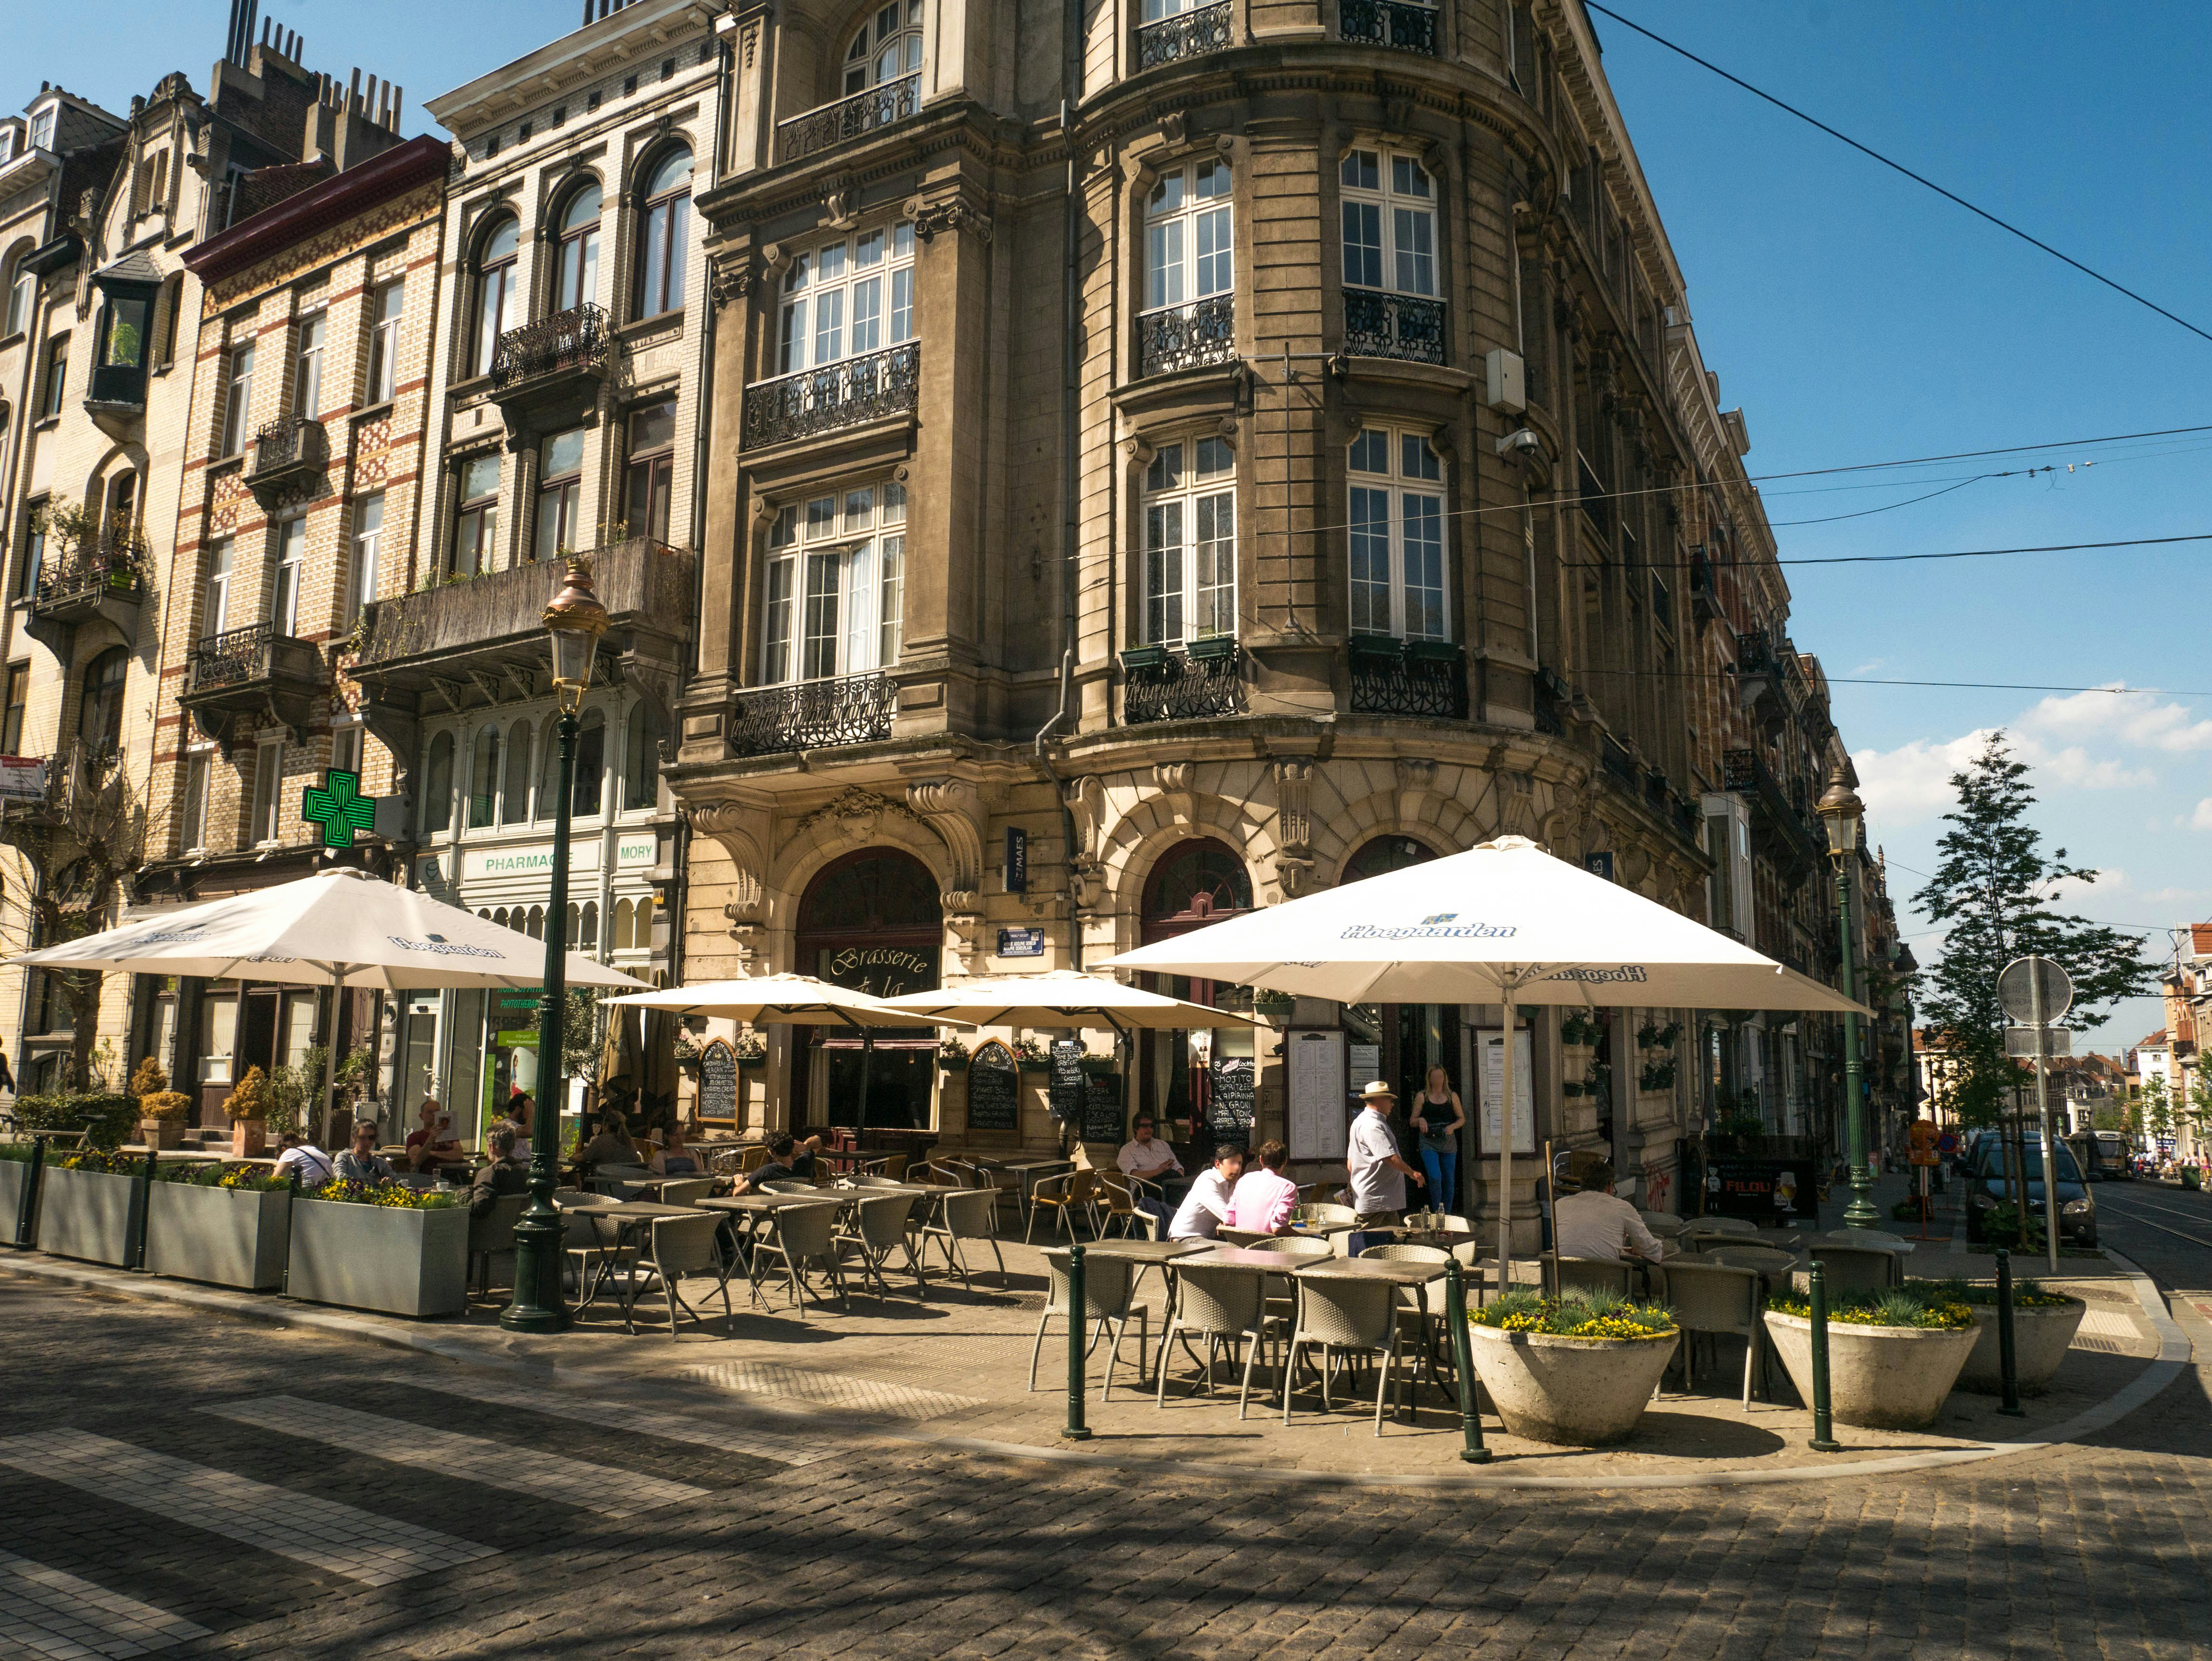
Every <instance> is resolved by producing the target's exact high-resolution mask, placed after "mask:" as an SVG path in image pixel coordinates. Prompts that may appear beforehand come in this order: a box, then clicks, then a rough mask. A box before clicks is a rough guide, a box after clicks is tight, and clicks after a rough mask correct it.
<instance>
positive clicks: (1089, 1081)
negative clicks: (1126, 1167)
mask: <svg viewBox="0 0 2212 1661" xmlns="http://www.w3.org/2000/svg"><path fill="white" fill-rule="evenodd" d="M1124 1129H1126V1127H1125V1126H1124V1124H1123V1122H1122V1117H1121V1074H1118V1073H1090V1074H1085V1075H1084V1079H1083V1140H1084V1141H1086V1142H1111V1143H1113V1144H1114V1145H1115V1147H1120V1146H1121V1142H1122V1141H1123V1131H1124Z"/></svg>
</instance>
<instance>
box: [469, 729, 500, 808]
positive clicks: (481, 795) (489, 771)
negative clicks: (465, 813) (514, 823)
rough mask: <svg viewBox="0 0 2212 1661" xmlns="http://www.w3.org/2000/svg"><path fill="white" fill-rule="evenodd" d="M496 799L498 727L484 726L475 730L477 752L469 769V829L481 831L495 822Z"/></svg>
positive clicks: (497, 799) (497, 789) (497, 783)
mask: <svg viewBox="0 0 2212 1661" xmlns="http://www.w3.org/2000/svg"><path fill="white" fill-rule="evenodd" d="M498 802H499V728H498V727H492V726H486V727H483V729H482V730H481V731H479V732H478V733H477V745H476V754H475V756H474V757H473V758H472V761H471V767H470V770H469V829H470V830H471V831H481V830H483V828H484V827H485V826H486V825H488V824H492V823H493V822H494V820H495V817H496V809H497V806H498Z"/></svg>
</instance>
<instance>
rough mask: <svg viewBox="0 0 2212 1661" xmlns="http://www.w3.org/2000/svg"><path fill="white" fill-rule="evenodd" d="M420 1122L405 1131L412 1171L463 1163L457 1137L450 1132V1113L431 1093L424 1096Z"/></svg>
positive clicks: (464, 1158) (459, 1142)
mask: <svg viewBox="0 0 2212 1661" xmlns="http://www.w3.org/2000/svg"><path fill="white" fill-rule="evenodd" d="M420 1114H421V1123H418V1124H417V1125H416V1127H415V1129H412V1130H410V1131H409V1132H408V1133H407V1164H408V1165H409V1167H410V1169H412V1170H415V1171H433V1170H435V1169H436V1168H437V1167H438V1166H440V1165H466V1164H467V1163H468V1157H469V1156H468V1155H467V1154H465V1153H462V1152H461V1139H460V1138H459V1136H457V1135H454V1134H453V1115H452V1114H450V1113H448V1112H447V1111H446V1110H445V1108H444V1107H443V1106H441V1104H439V1101H438V1098H436V1097H435V1096H425V1097H424V1098H422V1108H421V1110H420Z"/></svg>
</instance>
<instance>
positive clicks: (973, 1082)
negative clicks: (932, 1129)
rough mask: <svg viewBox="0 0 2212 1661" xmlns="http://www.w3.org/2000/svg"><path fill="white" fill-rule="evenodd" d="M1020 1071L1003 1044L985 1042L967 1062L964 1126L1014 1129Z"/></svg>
mask: <svg viewBox="0 0 2212 1661" xmlns="http://www.w3.org/2000/svg"><path fill="white" fill-rule="evenodd" d="M1021 1091H1022V1081H1021V1074H1019V1073H1018V1072H1017V1071H1016V1070H1015V1068H1014V1058H1013V1057H1012V1056H1010V1055H1008V1054H1007V1053H1006V1046H1005V1045H1003V1044H995V1043H987V1044H985V1045H984V1046H983V1047H982V1048H981V1050H977V1051H976V1052H975V1059H974V1060H973V1061H971V1062H969V1064H968V1129H970V1130H1018V1129H1021V1125H1022V1109H1021Z"/></svg>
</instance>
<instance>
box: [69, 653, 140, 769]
mask: <svg viewBox="0 0 2212 1661" xmlns="http://www.w3.org/2000/svg"><path fill="white" fill-rule="evenodd" d="M130 672H131V654H130V653H129V651H127V650H126V649H125V648H123V647H120V646H111V647H109V648H107V650H106V651H105V652H102V653H101V654H100V655H99V656H98V657H96V658H94V659H93V660H92V661H91V662H90V663H88V664H87V665H85V667H84V691H83V693H82V696H81V697H80V700H79V702H78V703H77V711H76V737H77V742H78V743H79V744H81V745H83V746H84V750H85V752H86V753H87V754H88V755H94V756H112V755H113V754H114V753H115V750H116V746H117V745H119V744H121V743H122V741H123V687H124V682H125V678H127V677H128V676H129V674H130Z"/></svg>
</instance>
